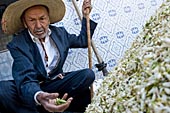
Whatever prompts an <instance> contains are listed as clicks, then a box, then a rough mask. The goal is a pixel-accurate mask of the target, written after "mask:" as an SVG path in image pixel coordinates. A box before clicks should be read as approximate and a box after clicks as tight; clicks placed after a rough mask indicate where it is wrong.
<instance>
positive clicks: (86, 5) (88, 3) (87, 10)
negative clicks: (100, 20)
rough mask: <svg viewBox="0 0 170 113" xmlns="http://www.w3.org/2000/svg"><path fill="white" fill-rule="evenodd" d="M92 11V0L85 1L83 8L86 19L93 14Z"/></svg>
mask: <svg viewBox="0 0 170 113" xmlns="http://www.w3.org/2000/svg"><path fill="white" fill-rule="evenodd" d="M91 9H92V6H91V0H84V2H83V6H82V13H83V16H84V17H86V16H87V15H88V14H89V13H90V12H91Z"/></svg>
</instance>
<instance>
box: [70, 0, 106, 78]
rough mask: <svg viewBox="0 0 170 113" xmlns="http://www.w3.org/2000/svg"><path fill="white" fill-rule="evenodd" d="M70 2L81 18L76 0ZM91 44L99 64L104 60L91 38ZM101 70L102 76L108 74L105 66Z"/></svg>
mask: <svg viewBox="0 0 170 113" xmlns="http://www.w3.org/2000/svg"><path fill="white" fill-rule="evenodd" d="M72 3H73V5H74V8H75V10H76V12H77V15H78V17H79V19H80V20H82V16H81V13H80V10H79V8H78V7H77V4H76V1H75V0H72ZM91 46H92V49H93V51H94V53H95V55H96V58H97V61H98V63H99V64H101V63H103V62H104V61H103V59H102V58H101V57H100V55H99V53H98V51H97V49H96V46H95V43H94V42H93V40H91ZM102 72H103V75H104V76H107V75H108V71H107V69H106V68H103V69H102Z"/></svg>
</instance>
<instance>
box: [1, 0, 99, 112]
mask: <svg viewBox="0 0 170 113" xmlns="http://www.w3.org/2000/svg"><path fill="white" fill-rule="evenodd" d="M90 5H91V1H90V0H84V2H83V6H82V13H83V15H84V17H86V15H87V12H86V9H87V8H89V9H91V8H90ZM64 14H65V5H64V3H63V2H62V0H19V1H16V2H14V3H12V4H11V5H9V6H8V7H7V9H6V10H5V12H4V14H3V17H2V28H3V31H4V32H5V33H6V34H15V35H14V37H13V40H12V41H11V42H10V43H9V44H8V45H7V47H8V49H9V51H10V53H11V55H12V57H13V59H14V62H13V66H12V75H13V78H14V80H12V81H1V82H0V90H1V91H0V111H1V112H2V113H48V112H63V111H71V112H84V111H85V108H86V107H87V105H88V104H89V103H90V102H91V97H90V90H89V86H90V85H91V84H92V83H93V81H94V79H95V75H94V72H93V71H92V70H91V69H82V70H76V71H72V72H63V70H62V67H63V64H64V62H65V59H66V57H67V54H68V50H69V48H87V45H88V44H87V38H86V37H87V36H86V34H87V33H86V20H85V18H83V21H82V28H81V31H80V34H79V36H76V35H75V34H69V33H68V32H67V31H66V30H65V29H64V28H63V27H55V26H52V25H50V24H51V23H54V22H58V21H60V20H61V19H62V18H63V16H64ZM90 22H91V23H90V24H91V34H93V32H94V30H95V28H96V23H94V22H93V21H90ZM56 98H62V99H64V100H66V102H65V103H64V104H60V105H59V104H56Z"/></svg>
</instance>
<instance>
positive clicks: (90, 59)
mask: <svg viewBox="0 0 170 113" xmlns="http://www.w3.org/2000/svg"><path fill="white" fill-rule="evenodd" d="M86 10H87V12H88V14H87V16H86V21H87V22H86V26H87V39H88V59H89V68H90V69H92V52H91V33H90V18H89V13H90V9H89V8H87V9H86ZM90 90H91V98H92V97H93V95H94V91H93V84H92V85H91V87H90Z"/></svg>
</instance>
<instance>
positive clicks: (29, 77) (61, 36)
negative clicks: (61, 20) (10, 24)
mask: <svg viewBox="0 0 170 113" xmlns="http://www.w3.org/2000/svg"><path fill="white" fill-rule="evenodd" d="M90 25H91V35H92V34H93V32H94V30H95V28H96V25H97V24H96V23H95V22H92V21H91V22H90ZM50 29H51V31H52V33H51V35H50V37H51V38H52V40H53V41H54V43H55V44H56V46H57V48H58V50H59V53H60V60H59V64H58V66H57V67H56V68H55V69H54V71H53V72H52V74H51V75H50V76H53V75H56V74H58V73H61V72H63V70H62V67H63V64H64V62H65V59H66V57H67V55H68V50H69V48H87V45H88V44H87V33H86V20H85V19H83V21H82V28H81V31H80V35H79V36H76V35H75V34H69V33H68V32H67V31H66V30H65V29H64V28H63V27H55V26H50ZM7 48H8V49H9V51H10V53H11V55H12V57H13V59H14V62H13V66H12V75H13V78H14V80H15V83H16V86H17V91H18V93H19V96H20V98H21V99H22V101H23V102H24V103H25V105H29V106H30V107H33V106H34V107H35V101H34V94H35V93H36V92H37V91H41V89H40V85H39V82H40V81H44V80H46V79H48V76H47V72H46V70H45V67H44V65H43V61H42V59H41V55H40V53H39V50H38V47H37V45H36V43H34V42H33V41H32V39H31V37H30V35H29V33H28V30H27V29H25V30H23V31H22V32H21V33H19V34H18V35H16V36H14V37H13V40H12V41H11V42H10V43H9V44H8V45H7Z"/></svg>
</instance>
